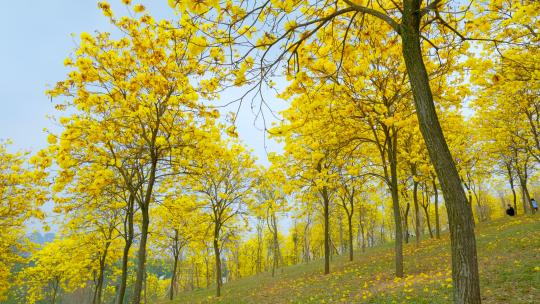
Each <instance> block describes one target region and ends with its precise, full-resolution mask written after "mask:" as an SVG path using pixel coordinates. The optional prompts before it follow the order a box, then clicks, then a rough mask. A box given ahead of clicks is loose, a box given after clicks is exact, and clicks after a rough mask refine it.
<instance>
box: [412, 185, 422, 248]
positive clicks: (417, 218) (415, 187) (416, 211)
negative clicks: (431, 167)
mask: <svg viewBox="0 0 540 304" xmlns="http://www.w3.org/2000/svg"><path fill="white" fill-rule="evenodd" d="M413 202H414V233H415V234H416V237H415V240H416V246H419V245H420V233H421V231H420V208H419V207H418V182H417V181H413Z"/></svg>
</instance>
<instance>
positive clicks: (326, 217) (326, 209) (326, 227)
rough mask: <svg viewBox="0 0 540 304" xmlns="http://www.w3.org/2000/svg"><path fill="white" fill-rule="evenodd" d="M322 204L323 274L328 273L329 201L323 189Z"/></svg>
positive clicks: (324, 188) (325, 190)
mask: <svg viewBox="0 0 540 304" xmlns="http://www.w3.org/2000/svg"><path fill="white" fill-rule="evenodd" d="M322 197H323V204H324V274H329V273H330V221H329V219H330V210H329V204H330V199H329V197H328V189H327V188H326V186H325V187H323V190H322Z"/></svg>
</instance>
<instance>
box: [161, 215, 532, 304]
mask: <svg viewBox="0 0 540 304" xmlns="http://www.w3.org/2000/svg"><path fill="white" fill-rule="evenodd" d="M477 243H478V254H479V261H478V262H479V268H480V276H481V282H480V283H481V289H482V300H483V303H505V304H506V303H516V304H517V303H540V215H536V216H520V217H517V218H512V219H510V218H503V219H498V220H495V221H492V222H489V223H486V224H479V225H478V226H477ZM449 253H450V249H449V241H448V236H443V238H442V239H441V240H431V239H426V240H423V241H422V243H421V245H420V247H418V248H416V247H415V245H414V244H408V245H406V247H405V251H404V255H405V272H406V274H407V276H406V277H405V278H403V279H395V278H394V277H393V265H394V264H393V263H394V260H393V251H392V246H390V245H385V246H381V247H376V248H371V249H369V250H367V251H366V252H365V253H361V252H357V253H356V256H355V260H354V261H353V262H349V261H347V258H346V257H342V256H339V257H334V258H333V260H332V262H331V274H330V275H323V274H322V269H323V264H322V261H320V260H318V261H314V262H311V263H308V264H301V265H295V266H290V267H286V268H284V269H283V270H282V271H278V274H277V275H276V277H274V278H272V277H271V276H270V274H268V273H263V274H259V275H256V276H252V277H247V278H244V279H240V280H237V281H233V282H230V283H227V284H225V285H224V286H223V290H222V297H220V298H219V299H218V298H215V297H214V292H215V290H214V289H200V290H195V291H191V292H184V293H181V294H179V295H178V297H177V299H175V301H173V302H166V301H163V302H161V303H235V304H236V303H451V302H452V301H451V300H452V285H451V279H450V276H451V273H450V255H449ZM537 301H538V302H537Z"/></svg>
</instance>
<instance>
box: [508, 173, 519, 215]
mask: <svg viewBox="0 0 540 304" xmlns="http://www.w3.org/2000/svg"><path fill="white" fill-rule="evenodd" d="M506 171H507V174H508V181H509V182H510V189H512V198H513V202H514V213H515V215H517V196H516V189H515V188H514V174H512V166H511V165H510V164H506Z"/></svg>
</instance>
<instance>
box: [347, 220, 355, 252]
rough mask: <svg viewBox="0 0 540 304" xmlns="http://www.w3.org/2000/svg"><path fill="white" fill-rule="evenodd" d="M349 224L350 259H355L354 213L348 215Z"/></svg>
mask: <svg viewBox="0 0 540 304" xmlns="http://www.w3.org/2000/svg"><path fill="white" fill-rule="evenodd" d="M347 220H348V221H349V222H348V225H349V261H351V262H352V260H353V250H354V249H353V229H352V214H351V215H348V216H347Z"/></svg>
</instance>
